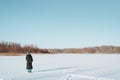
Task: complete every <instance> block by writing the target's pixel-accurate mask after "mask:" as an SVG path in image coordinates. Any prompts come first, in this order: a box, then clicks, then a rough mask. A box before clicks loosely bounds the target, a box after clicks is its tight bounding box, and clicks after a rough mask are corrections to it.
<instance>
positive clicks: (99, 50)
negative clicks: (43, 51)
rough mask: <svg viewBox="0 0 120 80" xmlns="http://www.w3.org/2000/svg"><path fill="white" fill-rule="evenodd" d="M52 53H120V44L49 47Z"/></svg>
mask: <svg viewBox="0 0 120 80" xmlns="http://www.w3.org/2000/svg"><path fill="white" fill-rule="evenodd" d="M48 51H49V52H50V53H120V46H118V47H117V46H100V47H87V48H66V49H48Z"/></svg>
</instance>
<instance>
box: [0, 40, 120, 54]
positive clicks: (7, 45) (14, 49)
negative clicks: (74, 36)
mask: <svg viewBox="0 0 120 80" xmlns="http://www.w3.org/2000/svg"><path fill="white" fill-rule="evenodd" d="M28 50H30V51H31V52H32V53H51V54H52V53H120V46H100V47H87V48H65V49H40V48H38V47H37V46H34V45H25V46H21V45H20V44H18V43H14V42H4V41H3V42H0V53H27V51H28Z"/></svg>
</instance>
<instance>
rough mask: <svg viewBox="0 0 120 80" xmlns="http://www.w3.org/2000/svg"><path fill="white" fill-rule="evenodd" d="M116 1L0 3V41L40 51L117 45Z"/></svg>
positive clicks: (119, 13)
mask: <svg viewBox="0 0 120 80" xmlns="http://www.w3.org/2000/svg"><path fill="white" fill-rule="evenodd" d="M119 35H120V0H0V41H10V42H17V43H20V44H22V45H25V44H34V45H37V46H38V47H40V48H80V47H90V46H101V45H115V46H120V36H119Z"/></svg>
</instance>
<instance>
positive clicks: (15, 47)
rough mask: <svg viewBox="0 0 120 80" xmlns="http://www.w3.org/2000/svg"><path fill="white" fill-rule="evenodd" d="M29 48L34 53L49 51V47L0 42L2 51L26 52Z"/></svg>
mask: <svg viewBox="0 0 120 80" xmlns="http://www.w3.org/2000/svg"><path fill="white" fill-rule="evenodd" d="M28 50H30V51H31V52H32V53H49V52H48V50H47V49H40V48H38V47H37V46H34V45H25V46H21V45H20V44H18V43H14V42H4V41H3V42H0V53H26V52H27V51H28Z"/></svg>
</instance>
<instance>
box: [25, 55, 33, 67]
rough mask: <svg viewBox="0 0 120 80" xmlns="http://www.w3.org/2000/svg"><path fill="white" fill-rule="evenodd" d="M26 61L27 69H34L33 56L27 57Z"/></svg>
mask: <svg viewBox="0 0 120 80" xmlns="http://www.w3.org/2000/svg"><path fill="white" fill-rule="evenodd" d="M26 61H27V67H26V69H32V68H33V66H32V62H33V58H32V56H31V54H27V55H26Z"/></svg>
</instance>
